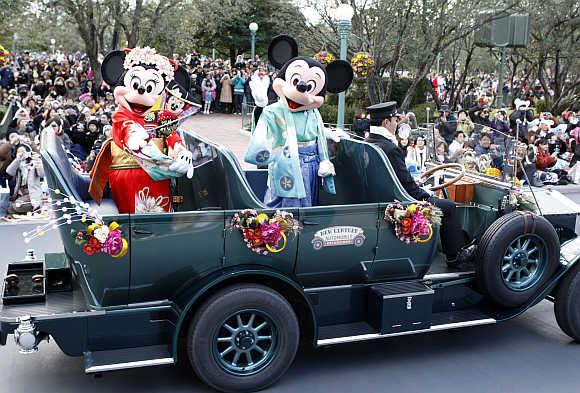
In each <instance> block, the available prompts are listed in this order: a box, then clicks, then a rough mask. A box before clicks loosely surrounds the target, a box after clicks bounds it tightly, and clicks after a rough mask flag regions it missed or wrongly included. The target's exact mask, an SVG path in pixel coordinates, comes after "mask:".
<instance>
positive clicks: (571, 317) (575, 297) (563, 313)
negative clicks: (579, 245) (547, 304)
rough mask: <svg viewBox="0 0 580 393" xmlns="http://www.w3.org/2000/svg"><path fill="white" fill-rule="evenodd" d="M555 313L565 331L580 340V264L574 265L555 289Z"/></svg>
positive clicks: (557, 320)
mask: <svg viewBox="0 0 580 393" xmlns="http://www.w3.org/2000/svg"><path fill="white" fill-rule="evenodd" d="M554 314H556V322H558V326H560V329H562V331H563V332H564V333H566V334H567V335H568V336H570V337H571V338H572V339H574V340H575V341H580V265H579V264H576V265H574V266H573V267H572V268H571V269H570V271H568V272H567V273H566V276H565V277H564V278H563V279H562V281H561V282H560V283H559V284H558V287H557V288H556V291H555V301H554Z"/></svg>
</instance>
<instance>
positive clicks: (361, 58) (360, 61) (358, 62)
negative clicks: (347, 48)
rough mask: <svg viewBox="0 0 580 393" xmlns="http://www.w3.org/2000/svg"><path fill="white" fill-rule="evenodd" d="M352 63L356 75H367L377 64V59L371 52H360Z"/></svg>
mask: <svg viewBox="0 0 580 393" xmlns="http://www.w3.org/2000/svg"><path fill="white" fill-rule="evenodd" d="M350 65H351V66H352V70H353V71H354V73H355V75H356V76H366V75H368V73H369V71H370V69H371V68H372V67H373V66H374V65H375V59H374V58H373V56H372V55H371V54H370V53H367V52H358V53H356V54H355V55H354V57H353V58H352V59H351V60H350Z"/></svg>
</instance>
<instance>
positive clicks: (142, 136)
mask: <svg viewBox="0 0 580 393" xmlns="http://www.w3.org/2000/svg"><path fill="white" fill-rule="evenodd" d="M148 139H149V133H148V132H147V131H146V130H145V128H143V127H142V126H140V125H139V124H136V123H134V124H132V125H131V127H130V128H129V136H128V138H127V147H128V148H129V149H130V150H133V151H137V150H141V149H142V148H144V147H145V146H147V140H148Z"/></svg>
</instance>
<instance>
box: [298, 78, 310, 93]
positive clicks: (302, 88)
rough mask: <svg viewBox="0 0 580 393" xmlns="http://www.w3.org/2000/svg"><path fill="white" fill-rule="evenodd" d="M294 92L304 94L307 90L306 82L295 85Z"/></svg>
mask: <svg viewBox="0 0 580 393" xmlns="http://www.w3.org/2000/svg"><path fill="white" fill-rule="evenodd" d="M296 90H298V91H299V92H300V93H306V90H308V85H307V84H306V82H304V81H300V82H298V84H297V85H296Z"/></svg>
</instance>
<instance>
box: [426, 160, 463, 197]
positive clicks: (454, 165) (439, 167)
mask: <svg viewBox="0 0 580 393" xmlns="http://www.w3.org/2000/svg"><path fill="white" fill-rule="evenodd" d="M447 168H456V169H459V170H461V172H460V173H459V174H458V175H457V176H455V177H454V178H453V179H451V180H449V181H447V182H445V183H443V184H439V185H437V186H432V187H430V188H429V189H430V190H431V191H437V190H441V189H443V188H446V187H449V186H450V185H452V184H455V183H457V182H458V181H459V180H461V179H462V178H463V176H465V167H464V166H463V165H461V164H457V163H450V164H441V165H437V166H436V167H433V168H431V169H429V170H428V171H426V172H425V173H423V174H422V175H421V179H425V181H427V180H429V179H430V178H432V177H435V176H434V175H433V174H434V173H435V172H438V171H440V170H443V169H447Z"/></svg>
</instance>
